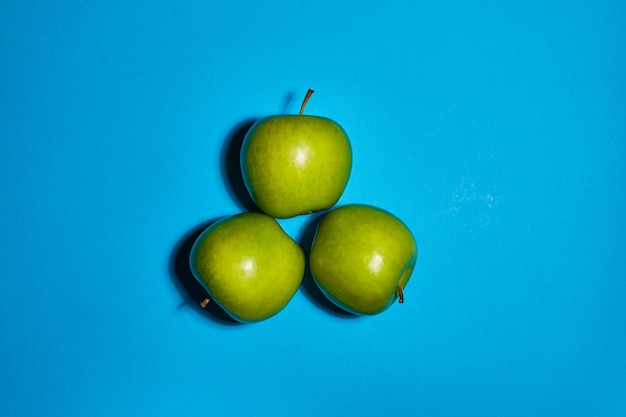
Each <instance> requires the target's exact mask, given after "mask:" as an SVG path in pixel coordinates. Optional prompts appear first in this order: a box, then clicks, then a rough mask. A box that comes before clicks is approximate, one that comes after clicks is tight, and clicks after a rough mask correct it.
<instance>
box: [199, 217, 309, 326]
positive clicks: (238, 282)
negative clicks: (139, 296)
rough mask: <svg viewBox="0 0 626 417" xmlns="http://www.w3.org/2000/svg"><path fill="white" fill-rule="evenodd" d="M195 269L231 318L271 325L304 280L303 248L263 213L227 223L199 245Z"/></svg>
mask: <svg viewBox="0 0 626 417" xmlns="http://www.w3.org/2000/svg"><path fill="white" fill-rule="evenodd" d="M189 264H190V267H191V271H192V272H193V275H194V276H195V277H196V279H197V280H198V281H199V282H200V283H201V284H202V285H203V286H204V288H205V289H206V290H207V292H208V293H209V295H210V297H211V300H212V302H216V303H217V304H219V305H220V306H221V307H222V308H223V309H224V310H225V311H226V312H227V313H228V314H229V315H230V316H231V317H233V318H234V319H235V320H237V321H240V322H242V323H252V322H258V321H261V320H265V319H267V318H269V317H271V316H273V315H275V314H277V313H278V312H279V311H280V310H282V309H283V308H284V307H285V306H286V305H287V304H288V303H289V301H290V300H291V298H292V297H293V296H294V294H295V293H296V291H297V290H298V287H299V286H300V283H301V282H302V278H303V276H304V268H305V258H304V252H303V251H302V249H301V248H300V246H299V245H298V244H297V243H296V242H295V241H294V240H293V239H292V238H291V237H290V236H289V235H287V234H286V233H285V232H284V230H283V229H282V228H281V227H280V225H279V224H278V222H277V221H276V220H275V219H273V218H271V217H269V216H267V215H265V214H262V213H241V214H237V215H234V216H230V217H227V218H224V219H221V220H219V221H217V222H215V223H213V224H212V225H211V226H209V227H208V228H207V229H205V230H204V231H203V232H202V234H200V236H199V237H198V238H197V239H196V241H195V243H194V245H193V247H192V249H191V253H190V257H189Z"/></svg>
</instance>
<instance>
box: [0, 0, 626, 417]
mask: <svg viewBox="0 0 626 417" xmlns="http://www.w3.org/2000/svg"><path fill="white" fill-rule="evenodd" d="M220 3H223V4H220ZM625 21H626V7H624V6H623V4H622V3H621V2H618V1H613V2H612V1H602V0H593V1H592V0H589V1H571V2H568V1H506V2H505V1H477V2H461V1H447V2H444V1H432V2H430V1H429V2H412V1H398V2H394V1H390V2H384V3H383V2H373V1H351V2H347V1H346V2H337V1H330V0H318V1H300V2H298V1H277V0H273V1H265V2H253V1H249V2H246V1H234V2H205V1H188V2H167V1H159V0H157V1H109V2H95V3H91V2H79V1H72V0H69V1H64V2H44V1H21V2H18V1H15V2H9V1H3V2H2V5H1V6H0V64H1V65H0V138H1V141H0V157H1V164H0V181H1V182H0V187H1V188H0V192H1V200H0V227H1V233H2V250H1V252H0V253H1V254H0V297H1V302H0V337H1V344H0V374H1V381H0V415H5V416H35V415H47V416H119V415H127V416H132V415H152V416H171V415H212V416H213V415H214V416H294V415H300V416H305V415H316V416H318V415H320V416H321V415H323V416H345V415H350V416H383V415H384V416H390V415H414V416H417V415H423V416H474V415H476V416H623V415H626V354H625V353H624V352H625V351H626V256H625V255H624V250H625V249H626V233H625V232H626V221H625V220H624V219H625V216H624V214H625V213H626V199H625V197H624V191H625V178H626V168H625V166H626V164H625V156H626V145H625V139H626V122H625V119H626V116H625V115H626V111H625V110H626V42H625V40H626V25H625V24H624V22H625ZM308 88H314V89H315V90H316V92H315V94H314V95H313V97H312V98H311V100H310V101H309V103H308V106H307V110H306V112H307V113H308V114H317V115H324V116H328V117H331V118H333V119H335V120H336V121H338V122H339V123H340V124H341V125H342V126H343V127H344V129H345V130H346V131H347V132H348V134H349V136H350V138H351V141H352V145H353V150H354V166H353V171H352V176H351V179H350V182H349V184H348V187H347V189H346V191H345V194H344V195H343V197H342V199H341V200H340V204H346V203H369V204H374V205H378V206H381V207H383V208H386V209H388V210H390V211H392V212H394V213H395V214H396V215H398V216H399V217H401V218H402V219H403V220H404V221H405V222H406V223H407V224H408V225H409V227H410V228H411V229H412V231H413V232H414V234H415V236H416V239H417V241H418V245H419V248H420V257H419V260H418V265H417V268H416V270H415V273H414V275H413V278H412V280H411V282H410V283H409V286H408V287H407V289H406V292H405V296H406V301H405V304H403V305H394V306H392V308H391V309H389V310H388V311H386V312H385V313H383V314H381V315H378V316H374V317H358V318H353V317H349V316H347V315H345V314H342V313H340V312H339V311H337V310H336V309H334V308H332V307H331V306H329V304H328V303H327V302H325V301H324V299H323V298H322V297H321V296H320V294H319V291H317V290H316V288H315V287H314V284H312V282H311V279H310V277H307V278H306V279H305V282H304V284H303V286H302V288H301V289H300V291H299V292H298V293H297V294H296V296H295V297H294V299H293V300H292V302H291V303H290V304H289V305H288V306H287V307H286V309H285V310H283V311H282V312H281V313H280V314H279V315H277V316H275V317H273V318H272V319H270V320H268V321H265V322H262V323H258V324H254V325H234V324H233V323H232V322H230V321H228V320H226V319H225V317H224V315H223V314H220V312H219V311H217V310H215V309H209V310H208V311H203V310H201V309H200V308H199V307H198V306H197V304H198V301H199V300H201V299H202V297H203V294H202V293H201V291H200V290H199V288H198V286H197V285H195V282H194V281H193V280H192V279H191V278H190V276H189V271H188V267H187V259H186V256H187V255H188V251H189V248H190V245H191V243H192V242H193V238H194V237H195V236H196V235H197V234H198V233H199V231H200V230H202V228H203V227H204V226H206V225H207V224H208V223H209V222H211V221H212V220H215V219H217V218H220V217H222V216H226V215H230V214H235V213H238V212H241V211H245V210H248V209H249V204H248V201H247V200H246V197H245V195H244V194H243V193H242V192H241V187H240V185H241V184H240V179H239V181H238V178H237V175H236V174H237V170H236V167H235V166H234V162H233V161H235V159H236V158H234V156H235V157H236V151H237V146H238V144H240V142H241V138H242V135H243V134H244V133H245V130H246V127H247V126H249V124H250V122H251V121H253V120H255V119H256V118H258V117H262V116H266V115H269V114H275V113H283V112H287V113H295V112H297V110H298V109H299V106H300V102H301V100H302V97H303V96H304V94H305V92H306V90H307V89H308ZM281 224H282V225H283V226H284V227H285V229H286V230H287V231H288V233H289V234H290V235H292V236H293V237H294V238H296V239H298V240H299V241H302V242H306V240H307V238H308V237H310V233H311V230H310V229H311V224H314V223H312V220H311V218H310V217H300V218H296V219H291V220H287V221H283V222H281Z"/></svg>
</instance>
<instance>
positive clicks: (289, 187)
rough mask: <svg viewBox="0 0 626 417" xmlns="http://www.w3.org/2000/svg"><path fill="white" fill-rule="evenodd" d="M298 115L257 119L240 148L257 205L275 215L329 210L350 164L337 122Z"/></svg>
mask: <svg viewBox="0 0 626 417" xmlns="http://www.w3.org/2000/svg"><path fill="white" fill-rule="evenodd" d="M312 92H313V90H309V92H308V93H307V96H306V98H305V99H304V102H303V103H302V107H301V108H300V114H297V115H296V114H287V115H274V116H268V117H265V118H262V119H259V120H258V121H257V122H256V123H254V124H253V125H252V126H251V127H250V130H249V131H248V132H247V134H246V136H245V138H244V140H243V143H242V147H241V171H242V176H243V181H244V183H245V185H246V188H247V189H248V192H249V193H250V196H251V197H252V199H253V200H254V202H255V203H256V205H257V206H258V207H259V208H260V209H261V210H262V211H263V212H265V213H266V214H268V215H270V216H272V217H276V218H289V217H294V216H297V215H299V214H306V213H312V212H316V211H321V210H327V209H329V208H331V207H332V206H334V205H335V204H336V203H337V201H338V200H339V198H340V197H341V195H342V193H343V191H344V189H345V188H346V185H347V183H348V178H349V176H350V170H351V168H352V149H351V146H350V141H349V139H348V136H347V135H346V132H345V131H344V130H343V128H342V127H341V126H339V124H337V123H336V122H334V121H333V120H331V119H329V118H326V117H321V116H308V115H303V112H304V107H305V105H306V102H307V100H308V98H309V97H310V95H311V93H312Z"/></svg>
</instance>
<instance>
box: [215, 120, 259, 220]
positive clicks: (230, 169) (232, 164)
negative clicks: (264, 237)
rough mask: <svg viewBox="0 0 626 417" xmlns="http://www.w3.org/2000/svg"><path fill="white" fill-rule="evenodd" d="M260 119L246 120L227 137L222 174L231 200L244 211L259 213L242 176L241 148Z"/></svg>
mask: <svg viewBox="0 0 626 417" xmlns="http://www.w3.org/2000/svg"><path fill="white" fill-rule="evenodd" d="M257 120H258V119H253V118H250V119H246V120H243V121H241V122H239V123H237V124H236V125H235V126H234V127H233V128H232V129H231V130H230V132H228V135H226V139H225V140H224V144H223V145H222V151H221V161H220V166H221V172H222V178H223V180H224V185H225V186H226V189H227V190H228V194H230V196H231V198H232V199H233V201H235V203H237V204H238V205H239V208H240V209H242V210H244V211H252V212H259V208H258V207H257V205H256V204H255V203H254V201H253V200H252V197H250V194H249V193H248V189H247V188H246V185H245V184H244V182H243V176H242V174H241V159H240V155H241V146H242V144H243V140H244V138H245V137H246V133H248V130H250V127H252V125H253V124H254V122H256V121H257Z"/></svg>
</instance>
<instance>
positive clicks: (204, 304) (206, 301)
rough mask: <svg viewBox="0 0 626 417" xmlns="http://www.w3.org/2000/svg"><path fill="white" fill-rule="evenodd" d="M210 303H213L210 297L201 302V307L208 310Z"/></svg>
mask: <svg viewBox="0 0 626 417" xmlns="http://www.w3.org/2000/svg"><path fill="white" fill-rule="evenodd" d="M209 301H211V299H210V298H209V297H207V298H205V299H204V300H202V301H200V307H202V308H206V306H207V304H209Z"/></svg>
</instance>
